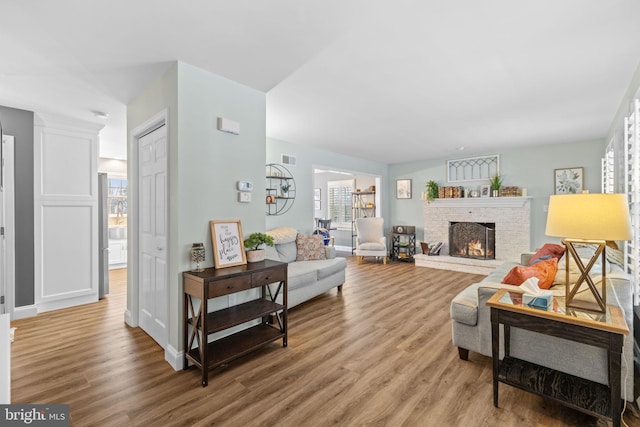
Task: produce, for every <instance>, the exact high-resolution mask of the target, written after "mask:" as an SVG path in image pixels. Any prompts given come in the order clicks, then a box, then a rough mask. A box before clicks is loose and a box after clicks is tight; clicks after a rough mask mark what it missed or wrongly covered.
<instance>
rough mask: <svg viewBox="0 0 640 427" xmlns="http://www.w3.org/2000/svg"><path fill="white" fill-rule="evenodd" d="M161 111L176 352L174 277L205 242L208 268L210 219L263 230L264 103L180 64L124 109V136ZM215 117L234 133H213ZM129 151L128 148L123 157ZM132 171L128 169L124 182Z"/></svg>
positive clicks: (178, 284) (177, 283)
mask: <svg viewBox="0 0 640 427" xmlns="http://www.w3.org/2000/svg"><path fill="white" fill-rule="evenodd" d="M165 108H167V109H168V111H169V123H168V131H169V139H168V146H169V154H168V156H169V157H168V158H169V165H168V166H169V171H168V172H169V173H168V194H169V200H168V208H169V213H168V227H169V241H168V244H167V246H168V248H169V252H168V253H169V256H168V271H169V283H168V288H169V290H170V296H169V316H170V318H169V319H170V320H169V345H170V346H172V347H173V348H175V349H177V350H182V322H181V319H182V277H181V274H182V272H183V271H185V270H189V269H191V265H190V261H189V250H190V248H191V244H192V243H194V242H204V243H205V248H206V254H207V255H206V261H205V266H207V267H210V266H212V265H213V256H212V253H213V252H212V246H211V233H210V231H209V221H210V220H212V219H239V220H240V221H241V224H242V230H243V234H244V235H245V236H247V235H248V234H249V233H251V232H254V231H264V197H263V195H262V191H261V190H259V189H260V188H262V187H263V185H262V183H263V182H264V163H265V143H264V141H265V117H266V113H265V111H266V103H265V94H264V93H262V92H259V91H257V90H254V89H251V88H249V87H247V86H244V85H241V84H239V83H236V82H233V81H231V80H228V79H225V78H223V77H220V76H217V75H214V74H211V73H209V72H207V71H204V70H201V69H199V68H196V67H194V66H191V65H188V64H185V63H182V62H179V63H177V64H176V65H175V66H173V67H172V68H171V69H170V70H169V71H168V72H167V73H165V75H163V76H162V77H161V78H160V79H159V80H158V81H156V82H155V83H154V84H153V85H152V86H151V87H150V88H149V89H148V90H147V91H145V92H144V93H143V94H142V95H140V96H139V97H138V98H136V99H135V100H134V101H133V102H132V103H131V104H130V106H129V109H128V111H129V112H130V114H129V115H128V127H129V131H131V129H134V128H135V127H136V126H139V125H140V124H141V123H142V122H144V121H145V120H147V119H148V118H149V117H152V116H153V115H154V114H157V113H158V112H159V111H161V110H163V109H165ZM218 117H225V118H228V119H231V120H234V121H236V122H239V123H240V135H231V134H227V133H224V132H220V131H218V130H217V118H218ZM130 145H131V144H130ZM134 149H135V147H129V150H130V154H131V150H134ZM130 158H136V156H130ZM134 167H135V165H130V177H131V176H132V175H133V173H132V172H131V171H132V169H131V168H134ZM239 180H248V181H252V182H253V183H254V184H257V185H256V189H257V191H256V190H254V192H253V196H254V197H253V201H252V202H250V203H240V202H238V201H237V200H238V198H237V189H236V183H237V181H239ZM129 260H130V261H131V260H132V258H131V257H130V259H129ZM129 279H130V280H135V281H136V282H137V279H134V278H129ZM225 303H226V302H225Z"/></svg>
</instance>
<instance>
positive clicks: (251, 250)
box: [244, 233, 274, 262]
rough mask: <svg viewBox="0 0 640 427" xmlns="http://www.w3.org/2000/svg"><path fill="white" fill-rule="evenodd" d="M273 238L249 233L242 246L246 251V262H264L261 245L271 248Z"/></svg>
mask: <svg viewBox="0 0 640 427" xmlns="http://www.w3.org/2000/svg"><path fill="white" fill-rule="evenodd" d="M273 243H274V242H273V238H272V237H271V236H269V235H267V234H264V233H251V234H250V235H249V237H248V238H246V239H245V240H244V246H245V248H246V250H247V262H258V261H264V259H265V256H266V251H265V250H264V249H263V248H261V247H260V246H262V245H267V246H273Z"/></svg>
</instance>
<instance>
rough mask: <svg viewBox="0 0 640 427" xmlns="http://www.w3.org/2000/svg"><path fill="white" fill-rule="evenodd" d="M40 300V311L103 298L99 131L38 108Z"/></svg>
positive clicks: (36, 165) (37, 275) (37, 301)
mask: <svg viewBox="0 0 640 427" xmlns="http://www.w3.org/2000/svg"><path fill="white" fill-rule="evenodd" d="M34 123H35V126H34V175H35V176H34V198H35V203H34V205H35V304H36V307H37V310H38V312H43V311H48V310H54V309H58V308H64V307H71V306H74V305H80V304H86V303H89V302H94V301H98V182H97V180H98V132H99V131H100V129H101V128H102V125H97V124H93V123H88V122H83V121H78V120H73V119H68V118H62V117H56V116H47V115H42V114H38V113H37V114H36V115H35V120H34Z"/></svg>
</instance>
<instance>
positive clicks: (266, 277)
mask: <svg viewBox="0 0 640 427" xmlns="http://www.w3.org/2000/svg"><path fill="white" fill-rule="evenodd" d="M286 275H287V272H286V270H284V269H282V268H279V269H277V270H269V271H262V272H260V273H253V274H252V275H251V285H252V286H254V287H258V286H264V285H268V284H270V283H274V282H281V281H283V280H284V279H285V277H286Z"/></svg>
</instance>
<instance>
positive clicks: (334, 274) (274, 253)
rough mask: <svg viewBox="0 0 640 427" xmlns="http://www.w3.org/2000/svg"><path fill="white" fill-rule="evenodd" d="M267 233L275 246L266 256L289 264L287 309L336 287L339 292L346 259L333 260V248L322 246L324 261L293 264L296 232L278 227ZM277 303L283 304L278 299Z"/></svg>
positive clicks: (296, 262) (295, 253)
mask: <svg viewBox="0 0 640 427" xmlns="http://www.w3.org/2000/svg"><path fill="white" fill-rule="evenodd" d="M267 234H268V235H270V236H271V237H273V239H274V242H275V245H274V246H268V247H267V254H266V257H267V258H268V259H272V260H275V261H281V262H286V263H288V266H287V271H288V273H287V275H288V277H287V286H288V289H289V293H288V304H287V305H288V308H292V307H295V306H296V305H298V304H301V303H303V302H305V301H307V300H310V299H311V298H314V297H316V296H318V295H320V294H322V293H325V292H327V291H329V290H330V289H332V288H338V292H340V291H341V290H342V285H343V284H344V282H345V277H346V273H345V270H346V268H347V260H346V259H345V258H336V256H335V248H334V247H332V246H325V247H324V251H325V258H326V259H319V260H310V261H296V256H297V246H296V236H297V234H298V232H297V230H296V229H294V228H289V227H281V228H277V229H274V230H270V231H267ZM272 291H275V289H273V290H272ZM279 302H280V303H281V302H282V299H281V298H279Z"/></svg>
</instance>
